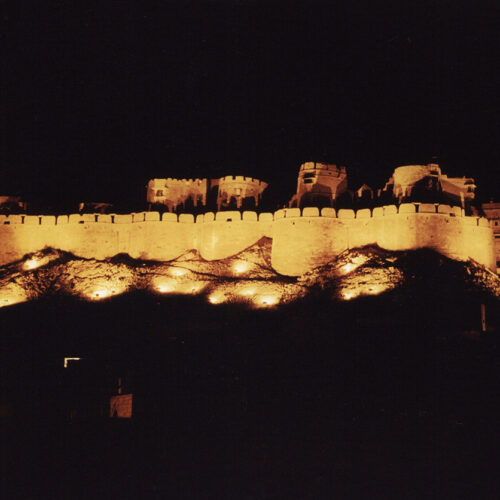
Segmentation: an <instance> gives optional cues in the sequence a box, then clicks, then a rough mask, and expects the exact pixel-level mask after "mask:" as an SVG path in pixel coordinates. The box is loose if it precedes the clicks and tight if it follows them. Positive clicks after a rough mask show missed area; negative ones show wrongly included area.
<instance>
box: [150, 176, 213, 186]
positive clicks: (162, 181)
mask: <svg viewBox="0 0 500 500" xmlns="http://www.w3.org/2000/svg"><path fill="white" fill-rule="evenodd" d="M206 182H207V179H198V178H196V179H174V178H173V177H166V178H164V179H151V180H150V181H149V183H148V185H149V184H152V185H154V186H156V185H165V184H167V183H168V184H186V185H192V184H197V185H200V186H201V185H202V184H204V183H206Z"/></svg>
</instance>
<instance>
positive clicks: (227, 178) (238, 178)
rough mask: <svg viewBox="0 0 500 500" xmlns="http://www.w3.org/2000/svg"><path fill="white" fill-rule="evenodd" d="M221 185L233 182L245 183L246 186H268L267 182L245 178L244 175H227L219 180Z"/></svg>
mask: <svg viewBox="0 0 500 500" xmlns="http://www.w3.org/2000/svg"><path fill="white" fill-rule="evenodd" d="M218 181H219V184H220V183H225V182H228V183H231V182H243V183H246V184H254V185H255V186H266V187H267V182H264V181H261V180H260V179H254V178H253V177H245V176H243V175H226V176H224V177H221V178H220V179H218Z"/></svg>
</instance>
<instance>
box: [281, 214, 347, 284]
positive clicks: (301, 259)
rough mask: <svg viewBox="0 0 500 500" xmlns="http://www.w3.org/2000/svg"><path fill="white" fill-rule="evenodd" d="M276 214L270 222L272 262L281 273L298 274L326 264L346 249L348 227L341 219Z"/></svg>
mask: <svg viewBox="0 0 500 500" xmlns="http://www.w3.org/2000/svg"><path fill="white" fill-rule="evenodd" d="M288 210H299V209H288ZM288 210H287V211H288ZM276 215H277V214H275V221H274V225H273V246H272V253H271V263H272V266H273V268H274V269H275V270H276V271H277V272H278V273H280V274H284V275H288V276H299V275H301V274H303V273H305V272H307V271H310V270H311V269H313V268H315V267H317V266H320V265H322V264H325V263H326V262H328V261H329V260H331V259H332V257H333V256H335V255H338V254H339V253H341V252H343V251H344V250H346V249H347V248H348V229H347V226H346V225H345V224H344V222H343V220H342V219H339V218H333V217H280V218H276ZM280 215H282V214H280ZM294 215H295V214H294Z"/></svg>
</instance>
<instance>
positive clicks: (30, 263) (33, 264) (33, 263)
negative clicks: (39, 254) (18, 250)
mask: <svg viewBox="0 0 500 500" xmlns="http://www.w3.org/2000/svg"><path fill="white" fill-rule="evenodd" d="M48 262H49V259H48V258H47V257H43V258H41V259H38V258H36V257H32V258H31V259H28V260H26V261H25V262H24V263H23V269H24V270H25V271H31V270H33V269H36V268H38V267H41V266H44V265H45V264H47V263H48Z"/></svg>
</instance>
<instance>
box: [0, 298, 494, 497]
mask: <svg viewBox="0 0 500 500" xmlns="http://www.w3.org/2000/svg"><path fill="white" fill-rule="evenodd" d="M481 301H484V298H481V297H466V296H465V295H464V296H461V295H460V294H456V293H455V294H454V295H453V298H452V299H450V298H449V297H448V298H447V297H442V296H441V295H440V296H439V297H438V296H435V295H433V294H432V291H431V292H430V293H429V294H428V296H427V297H426V298H425V299H423V298H419V300H415V298H414V297H413V298H412V297H411V296H408V295H407V296H404V297H401V296H397V295H392V296H391V295H389V296H385V297H372V298H370V299H368V298H367V299H360V300H357V301H355V302H348V303H332V302H330V301H328V300H326V299H321V298H319V297H316V298H310V299H308V300H307V301H303V302H301V303H298V304H295V305H293V306H286V307H284V308H282V309H279V310H273V311H249V310H246V309H244V308H242V307H239V306H235V305H233V306H217V307H214V306H208V305H206V304H205V303H204V302H203V301H202V300H198V299H192V298H190V299H186V298H184V299H182V298H168V299H167V298H158V297H156V296H152V295H147V294H136V295H133V294H132V295H128V296H125V297H119V298H117V299H114V300H112V301H110V302H107V303H98V304H90V303H82V302H75V301H74V300H68V299H65V298H51V299H47V300H46V301H40V302H36V303H32V304H25V305H21V306H15V307H13V308H10V309H4V310H3V311H2V312H1V321H2V339H1V347H2V357H1V366H0V370H1V384H2V386H1V389H2V390H1V394H2V401H1V403H2V408H3V410H2V411H3V417H2V418H1V424H2V435H1V443H2V446H1V476H2V489H1V490H0V491H1V493H2V495H1V496H2V498H50V499H58V498H63V499H67V498H82V499H87V498H120V499H123V498H130V499H136V498H148V499H149V498H158V499H160V498H161V499H163V498H175V499H183V498H199V499H211V498H213V499H282V498H283V499H285V498H298V499H308V498H314V499H317V498H335V499H339V498H370V499H372V498H414V499H422V498H439V499H441V498H453V499H457V498H464V499H470V498H498V497H499V495H500V488H499V482H498V479H497V476H498V469H499V466H500V456H499V453H500V452H499V449H500V448H499V445H500V439H499V438H500V341H499V337H498V335H499V334H500V330H499V328H498V326H499V317H498V302H494V301H490V302H488V301H487V300H486V302H487V313H488V327H489V331H488V332H486V333H484V334H480V333H479V330H480V316H479V304H480V302H481ZM66 356H78V357H82V360H81V361H79V362H74V363H73V364H70V366H69V368H67V369H64V368H63V366H62V365H63V358H64V357H66ZM118 377H121V378H122V381H123V385H124V391H125V392H132V393H133V394H134V407H133V418H132V419H110V418H108V417H107V413H108V412H109V398H110V396H111V395H113V394H114V393H115V392H116V381H117V378H118Z"/></svg>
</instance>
